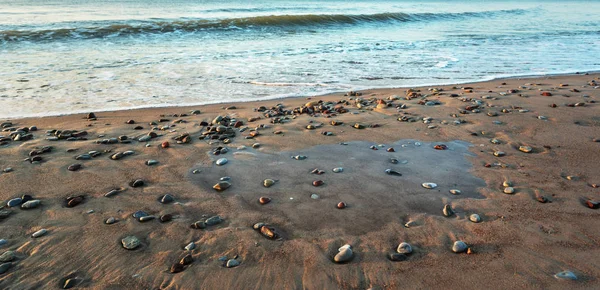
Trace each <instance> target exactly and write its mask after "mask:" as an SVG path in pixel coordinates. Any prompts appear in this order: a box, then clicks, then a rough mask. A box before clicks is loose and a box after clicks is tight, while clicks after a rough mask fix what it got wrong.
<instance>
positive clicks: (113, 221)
mask: <svg viewBox="0 0 600 290" xmlns="http://www.w3.org/2000/svg"><path fill="white" fill-rule="evenodd" d="M116 222H117V219H116V218H114V217H109V218H108V219H106V221H104V223H105V224H107V225H112V224H114V223H116Z"/></svg>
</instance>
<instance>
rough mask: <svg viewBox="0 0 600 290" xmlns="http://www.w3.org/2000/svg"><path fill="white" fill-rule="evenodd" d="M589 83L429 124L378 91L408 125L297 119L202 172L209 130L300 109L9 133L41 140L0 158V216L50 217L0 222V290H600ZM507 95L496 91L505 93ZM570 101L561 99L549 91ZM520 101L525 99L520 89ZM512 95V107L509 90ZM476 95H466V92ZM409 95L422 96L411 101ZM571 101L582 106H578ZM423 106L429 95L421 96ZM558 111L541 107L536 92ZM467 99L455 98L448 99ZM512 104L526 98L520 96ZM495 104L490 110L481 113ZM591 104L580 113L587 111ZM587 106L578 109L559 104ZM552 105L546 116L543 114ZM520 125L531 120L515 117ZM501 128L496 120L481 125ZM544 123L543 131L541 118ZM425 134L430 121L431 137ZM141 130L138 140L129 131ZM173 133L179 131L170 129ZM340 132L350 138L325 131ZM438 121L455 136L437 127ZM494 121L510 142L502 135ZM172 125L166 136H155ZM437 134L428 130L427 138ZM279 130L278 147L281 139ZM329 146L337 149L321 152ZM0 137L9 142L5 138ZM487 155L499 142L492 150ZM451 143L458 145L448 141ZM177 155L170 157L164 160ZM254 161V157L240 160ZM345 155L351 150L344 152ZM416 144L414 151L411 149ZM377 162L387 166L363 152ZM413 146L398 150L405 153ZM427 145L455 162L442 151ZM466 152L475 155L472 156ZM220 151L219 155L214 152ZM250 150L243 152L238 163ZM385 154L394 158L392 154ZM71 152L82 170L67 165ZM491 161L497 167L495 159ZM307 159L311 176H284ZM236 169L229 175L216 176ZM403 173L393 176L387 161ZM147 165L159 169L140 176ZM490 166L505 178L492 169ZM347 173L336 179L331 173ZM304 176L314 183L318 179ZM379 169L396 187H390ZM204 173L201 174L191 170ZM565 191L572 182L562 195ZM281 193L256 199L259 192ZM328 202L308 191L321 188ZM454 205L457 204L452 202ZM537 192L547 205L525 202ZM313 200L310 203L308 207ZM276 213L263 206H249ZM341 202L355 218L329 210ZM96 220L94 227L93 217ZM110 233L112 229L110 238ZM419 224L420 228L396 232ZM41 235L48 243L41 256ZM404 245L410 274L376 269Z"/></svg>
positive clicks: (445, 104) (423, 111)
mask: <svg viewBox="0 0 600 290" xmlns="http://www.w3.org/2000/svg"><path fill="white" fill-rule="evenodd" d="M598 77H599V75H593V74H592V75H570V76H553V77H546V78H531V79H508V80H495V81H491V82H484V83H475V84H469V85H460V86H457V88H455V89H453V88H452V87H453V86H442V87H441V88H443V89H444V90H443V91H442V92H441V93H442V94H439V95H433V96H429V97H428V98H427V99H428V100H439V101H440V102H441V103H442V104H441V105H438V106H422V105H419V104H418V102H419V100H420V98H416V99H413V100H409V101H407V100H404V99H403V98H404V96H405V89H385V90H370V91H365V92H363V96H361V98H365V99H368V98H378V99H387V97H388V96H390V95H398V96H400V98H401V100H396V101H394V102H393V104H395V105H397V104H406V105H407V106H408V107H407V108H406V109H404V110H397V109H395V108H393V107H389V108H385V109H373V108H374V106H369V107H367V108H366V109H363V110H359V109H358V108H356V107H353V106H349V107H348V108H349V109H350V113H346V114H341V115H339V116H337V117H334V118H324V117H322V116H317V117H311V116H308V115H306V114H304V115H300V116H298V117H297V118H295V119H293V120H290V122H287V123H284V124H270V123H269V119H266V118H264V117H263V118H262V119H261V120H259V121H256V122H252V123H248V124H245V125H247V126H249V127H251V128H253V127H255V126H257V125H259V124H268V125H269V126H270V127H269V128H266V129H262V130H260V132H261V134H262V135H260V136H258V137H256V138H255V139H253V140H246V139H244V136H247V135H248V131H246V132H244V133H241V134H240V133H238V135H237V137H236V138H235V139H233V142H232V143H231V144H228V145H226V146H228V147H229V148H230V149H231V150H230V152H228V153H227V154H225V155H222V156H213V155H212V154H210V152H211V151H212V149H213V148H215V147H217V146H219V144H213V145H210V144H209V142H208V141H204V140H199V139H198V136H200V132H201V130H202V128H203V127H202V126H200V125H199V123H200V122H201V121H208V122H210V121H211V120H212V119H213V118H214V117H215V116H217V115H219V114H220V115H230V116H232V117H235V118H238V119H240V120H243V121H244V122H245V121H246V120H247V119H248V118H250V117H258V116H261V113H259V112H255V111H253V109H254V108H257V107H259V106H261V105H265V106H267V107H270V106H273V105H275V104H277V103H282V104H284V105H285V106H286V107H288V108H293V107H298V106H301V105H302V104H304V103H305V102H306V98H296V99H283V100H271V101H264V102H252V103H238V104H235V106H236V107H237V109H235V110H224V109H223V108H224V107H227V106H230V105H231V104H227V105H223V104H219V105H209V106H200V107H194V108H154V109H143V110H131V111H118V112H102V113H97V114H96V115H97V116H98V120H96V121H88V120H86V119H84V116H83V115H81V114H80V115H69V116H61V117H47V118H31V119H22V120H11V121H12V122H13V123H14V124H15V126H16V127H24V126H33V125H35V126H37V127H38V128H39V129H40V130H39V131H38V132H34V136H35V137H34V139H33V140H30V141H26V142H17V141H12V142H10V144H9V145H6V146H2V147H0V153H1V154H0V169H4V168H7V167H12V168H13V169H14V171H13V172H10V173H0V199H1V200H3V201H4V203H3V204H5V202H6V201H8V200H9V199H11V198H14V197H19V196H21V195H23V194H31V195H33V196H34V198H39V199H40V200H41V201H42V205H41V207H39V208H37V209H32V210H27V211H24V210H20V209H18V208H13V209H11V211H12V214H11V216H9V217H8V218H7V219H4V220H0V239H6V240H7V241H8V244H6V245H4V246H1V247H0V254H1V253H3V252H4V251H6V250H14V251H16V254H17V259H16V260H15V261H13V266H12V268H10V269H9V270H8V271H7V272H6V273H5V274H0V289H55V288H60V287H61V286H62V284H61V283H63V281H64V279H65V278H66V277H74V276H77V277H80V278H82V282H81V283H80V284H79V285H78V286H77V287H78V289H79V288H82V289H367V288H370V287H379V289H440V288H444V289H459V288H460V289H482V288H491V289H512V288H519V289H521V288H531V289H594V288H595V289H597V288H600V282H599V281H598V277H600V259H599V258H600V232H599V231H598V229H600V220H599V219H598V217H599V216H600V210H593V209H589V208H587V207H585V206H584V205H582V198H591V199H594V200H600V188H593V187H592V186H591V184H600V174H599V173H598V172H599V171H598V169H599V168H600V166H599V165H598V164H600V143H598V142H593V141H592V139H593V138H600V110H599V109H598V108H600V107H599V106H598V104H596V103H593V101H600V90H598V89H595V88H594V87H593V86H590V85H588V82H590V81H591V80H593V79H596V80H598ZM503 82H505V83H506V85H501V83H503ZM561 83H562V84H569V86H565V87H560V86H559V84H561ZM526 84H528V85H526ZM522 85H526V86H527V87H528V88H524V89H519V90H520V91H519V93H512V94H511V93H508V94H506V95H504V94H500V93H506V92H507V90H509V89H518V88H519V86H522ZM466 86H470V87H473V92H468V91H466V90H463V89H460V87H466ZM417 89H419V88H417ZM572 89H577V90H579V91H580V92H572V91H571V90H572ZM420 90H421V93H422V94H428V93H429V94H431V92H428V91H427V88H420ZM542 91H544V92H546V91H547V92H551V93H552V96H542V95H541V92H542ZM450 94H459V95H460V96H459V97H450ZM519 94H522V96H519ZM481 96H491V97H494V98H495V99H482V98H481ZM586 96H587V97H586ZM462 97H467V98H473V99H475V100H482V101H484V102H485V104H491V105H493V107H483V108H482V112H481V113H479V114H473V113H471V114H467V115H459V116H458V117H459V118H460V119H462V120H465V121H466V123H464V124H460V125H455V124H454V123H453V121H454V120H456V119H457V118H454V117H451V116H450V115H451V114H458V109H459V108H460V109H463V108H464V107H465V106H467V105H470V104H471V102H462V101H461V100H460V98H462ZM341 99H349V97H343V96H342V94H334V95H329V96H323V97H315V98H313V100H324V101H328V100H331V101H338V100H341ZM578 102H585V106H583V107H568V106H565V104H573V103H578ZM553 103H554V104H557V107H556V108H552V107H550V106H549V105H551V104H553ZM511 106H518V107H522V108H523V109H527V110H529V112H525V113H520V112H518V110H512V112H509V113H502V112H501V110H502V109H511ZM192 109H199V110H201V111H202V114H200V115H196V116H189V117H183V118H182V119H185V120H187V121H188V123H181V124H176V126H175V127H173V128H171V129H174V130H176V132H170V131H169V130H171V129H169V130H167V131H161V132H160V133H162V134H164V136H161V137H159V138H157V139H153V140H152V141H150V142H149V143H150V144H152V146H151V147H148V148H147V147H145V146H144V144H145V143H143V142H133V143H131V144H113V145H101V144H95V143H94V141H95V140H98V139H102V138H97V136H98V135H105V137H104V138H109V137H118V136H120V135H127V136H130V137H134V136H140V135H141V134H143V133H147V132H148V131H149V130H150V127H151V126H149V125H148V122H150V121H155V120H158V119H159V118H160V117H159V116H160V115H163V114H164V115H172V114H181V113H188V112H189V111H190V110H192ZM489 111H494V112H498V114H499V115H498V116H495V117H489V116H487V115H486V113H487V112H489ZM405 112H407V113H410V114H411V116H414V117H415V118H416V119H417V122H399V121H397V119H398V117H400V116H403V115H404V113H405ZM540 115H542V116H546V117H547V118H548V119H547V120H540V119H538V118H537V116H540ZM423 117H432V118H433V121H432V123H431V124H424V123H423V122H422V121H421V118H423ZM129 119H134V120H136V122H137V123H138V124H139V125H141V126H143V127H145V128H144V129H145V130H142V131H136V130H133V127H135V126H136V125H138V124H136V125H127V124H125V121H126V120H129ZM168 119H170V120H171V121H172V120H175V119H178V118H173V117H169V118H168ZM332 119H335V120H338V121H343V122H344V125H342V126H331V125H329V124H328V122H329V121H330V120H332ZM310 121H314V122H317V123H318V122H322V123H325V125H324V126H323V128H319V129H316V130H307V129H305V126H306V125H307V124H309V122H310ZM442 121H447V124H443V123H441V122H442ZM494 121H501V122H502V124H495V123H494ZM355 122H361V123H363V124H367V125H368V124H379V125H381V127H378V128H366V129H363V130H357V129H353V128H351V125H352V124H354V123H355ZM164 124H169V123H164ZM429 125H436V128H433V129H428V128H427V127H428V126H429ZM49 129H74V130H87V131H88V132H89V133H90V134H89V135H88V138H89V140H88V141H76V142H67V141H56V142H51V141H47V140H45V133H44V132H45V131H46V130H49ZM278 130H281V131H283V134H278V135H276V134H273V132H274V131H278ZM321 131H331V132H333V133H334V134H335V136H324V135H322V134H320V132H321ZM182 132H189V133H191V134H192V136H193V141H192V143H191V144H175V142H174V140H172V139H171V138H172V137H174V136H176V135H177V134H179V133H182ZM0 135H5V136H6V135H8V134H7V132H1V133H0ZM491 138H497V139H499V140H501V141H502V143H501V144H498V145H495V144H492V143H490V139H491ZM454 140H461V141H454ZM163 141H170V143H171V147H170V148H167V149H163V148H160V143H161V142H163ZM256 142H258V143H260V144H261V146H260V147H259V148H258V149H253V148H250V147H251V145H252V144H253V143H256ZM340 142H348V145H340V144H339V143H340ZM415 142H421V143H422V145H421V146H415ZM378 144H384V145H385V147H381V148H379V150H376V151H375V150H371V149H369V147H370V146H371V145H378ZM403 144H405V145H407V146H406V147H403V146H402V145H403ZM435 144H446V145H447V146H448V147H449V149H448V150H443V151H438V150H434V149H433V148H432V146H433V145H435ZM469 144H471V145H472V146H469ZM522 144H526V145H529V146H531V147H533V148H534V151H533V152H532V153H528V154H527V153H523V152H520V151H518V150H517V149H516V148H518V146H519V145H522ZM45 145H52V146H54V147H55V149H54V151H52V152H51V153H47V154H44V155H42V156H43V158H44V162H43V163H41V164H31V163H29V162H26V161H23V159H25V158H27V156H28V153H29V151H31V150H32V149H33V148H35V147H41V146H45ZM221 145H222V144H221ZM241 145H245V146H247V147H248V148H247V149H245V150H237V149H236V148H237V147H238V146H241ZM389 146H392V147H394V148H395V149H396V152H394V153H389V152H386V151H385V149H386V148H387V147H389ZM69 148H76V149H78V150H77V151H76V152H69V153H68V152H66V150H67V149H69ZM109 149H110V150H112V151H113V152H116V151H125V150H134V151H135V152H136V153H135V154H134V155H132V156H127V157H125V158H123V159H121V160H118V161H115V160H110V159H109V158H108V155H109V154H103V155H101V156H99V157H96V158H94V159H92V160H87V161H76V160H74V159H73V157H74V156H76V155H78V154H83V153H86V152H88V151H91V150H97V151H103V150H109ZM496 150H500V151H504V152H506V156H504V157H495V156H493V154H492V153H493V152H494V151H496ZM299 154H300V155H306V156H308V158H307V159H306V160H294V159H291V158H290V156H292V155H299ZM220 157H225V158H227V159H229V163H228V164H226V165H224V166H216V165H215V164H214V160H216V159H217V158H220ZM392 157H393V158H397V159H398V160H399V161H403V160H406V161H407V163H405V164H403V163H402V162H400V163H399V164H391V163H389V162H388V159H389V158H392ZM149 159H156V160H159V161H160V163H159V164H157V165H155V166H146V165H145V164H144V162H145V161H146V160H149ZM73 163H81V164H83V169H81V170H80V171H77V172H71V171H68V170H67V167H68V166H69V165H71V164H73ZM486 163H490V164H494V163H501V164H502V165H504V166H501V165H500V166H492V167H485V166H484V165H485V164H486ZM338 166H341V167H343V168H344V172H342V173H333V172H332V171H331V169H332V168H333V167H338ZM314 168H319V169H322V170H324V171H325V172H326V173H325V174H323V175H315V174H310V171H311V170H312V169H314ZM386 168H393V169H396V170H397V171H399V172H401V173H402V174H403V175H402V176H390V175H386V174H385V173H384V170H385V169H386ZM196 169H197V170H199V171H200V172H199V173H198V174H193V173H192V171H193V170H196ZM222 176H230V177H231V183H232V184H233V185H232V187H231V188H229V189H227V190H225V191H223V192H220V193H219V192H216V191H215V190H213V189H212V188H211V187H212V185H213V184H215V183H216V182H217V181H218V179H219V178H220V177H222ZM567 176H576V177H577V178H576V179H575V180H568V179H567V178H566V177H567ZM135 178H142V179H144V180H145V181H146V182H147V185H146V186H145V187H142V188H130V187H129V186H128V185H127V184H128V183H129V182H130V181H131V180H133V179H135ZM265 178H273V179H277V180H279V181H278V182H277V183H276V184H275V185H274V186H272V187H270V188H264V187H263V186H261V183H262V181H263V179H265ZM317 179H320V180H323V181H325V185H324V186H321V187H313V186H312V185H311V182H312V181H313V180H317ZM504 180H510V181H512V182H513V183H514V185H515V188H516V193H515V194H512V195H509V194H504V193H503V192H502V189H503V187H502V182H503V181H504ZM422 182H435V183H437V184H438V185H439V186H438V188H436V189H424V188H423V187H421V186H420V184H421V183H422ZM115 187H127V188H128V190H126V191H124V192H122V193H120V194H119V195H118V196H115V197H112V198H106V197H104V196H103V195H104V193H106V192H108V191H109V190H110V189H112V188H115ZM452 188H457V189H460V190H461V191H462V194H461V195H456V196H455V195H452V194H450V193H449V192H448V190H449V189H452ZM535 190H538V191H541V192H542V193H543V194H544V195H545V196H546V197H548V198H549V199H550V200H551V203H544V204H542V203H539V202H537V201H536V200H535V193H534V192H535ZM165 193H169V194H172V195H173V196H174V197H175V199H176V201H177V203H174V204H168V205H164V204H161V203H159V202H158V201H157V198H158V197H159V196H161V195H163V194H165ZM312 193H316V194H318V195H319V196H320V198H319V199H316V200H315V199H311V198H310V194H312ZM79 194H83V195H85V196H86V200H85V202H84V203H83V204H81V205H79V206H77V207H74V208H67V207H65V206H64V199H65V198H66V197H67V196H71V195H79ZM260 196H268V197H270V198H272V199H273V201H272V202H271V203H269V204H267V205H260V204H258V201H257V199H258V197H260ZM339 201H345V202H346V203H347V204H348V208H346V209H343V210H338V209H336V208H335V205H336V204H337V202H339ZM444 204H451V205H452V207H453V208H454V210H455V212H456V215H455V216H453V217H444V216H443V215H442V207H443V205H444ZM89 210H94V212H93V213H87V212H88V211H89ZM137 210H144V211H147V212H148V213H150V214H153V215H159V214H165V213H173V214H174V215H175V217H176V218H175V219H174V220H173V221H172V222H170V223H159V222H158V221H156V220H154V221H150V222H146V223H140V222H138V221H136V220H134V219H133V218H132V217H131V214H132V213H133V212H135V211H137ZM471 213H478V214H479V215H481V217H482V219H483V221H482V222H481V223H477V224H475V223H471V222H470V221H469V220H468V215H469V214H471ZM212 215H220V216H221V217H223V218H224V222H223V223H222V224H219V225H216V226H212V227H209V228H207V229H204V230H197V229H191V228H190V224H191V223H193V222H194V221H197V220H201V219H203V217H204V218H206V217H208V216H212ZM111 216H112V217H115V218H118V219H119V222H117V223H115V224H112V225H106V224H104V220H106V219H107V218H108V217H111ZM409 221H412V222H413V225H412V226H410V227H409V228H407V227H405V226H404V225H405V223H407V222H409ZM257 222H266V223H268V224H271V225H273V226H275V227H276V228H277V229H278V230H280V231H281V233H282V236H283V237H284V238H283V239H282V240H276V241H272V240H268V239H266V238H264V237H263V236H261V235H260V234H259V233H258V232H256V231H254V230H253V229H252V225H253V224H254V223H257ZM41 228H45V229H47V230H48V234H47V235H45V236H43V237H40V238H37V239H33V238H31V234H32V233H33V232H35V231H37V230H39V229H41ZM128 235H136V236H137V237H139V238H140V239H141V240H142V246H141V247H140V248H138V249H137V250H134V251H128V250H125V249H124V248H122V247H121V242H120V241H121V238H123V237H125V236H128ZM456 240H463V241H464V242H466V243H467V244H468V245H469V246H471V248H472V250H473V251H474V253H473V254H471V255H467V254H455V253H453V252H452V251H451V250H450V249H451V246H452V243H453V242H454V241H456ZM190 241H194V242H195V243H196V244H197V248H196V249H195V250H193V251H192V253H193V256H194V258H195V262H194V263H193V264H192V265H191V266H190V267H188V268H187V269H186V270H185V271H183V272H181V273H177V274H171V273H169V271H168V269H169V267H170V266H171V264H173V263H174V262H176V261H178V260H179V259H180V258H181V257H183V256H184V255H185V253H186V251H185V250H183V247H184V246H185V245H186V244H188V243H189V242H190ZM402 241H407V242H409V243H410V244H411V245H412V246H413V249H414V253H413V254H412V255H410V256H409V259H408V260H407V261H403V262H391V261H389V260H388V259H387V258H386V254H387V253H389V252H391V251H393V250H395V248H396V247H397V246H398V244H399V243H400V242H402ZM346 243H349V244H351V245H352V246H353V249H354V252H355V257H354V259H353V260H352V261H351V262H350V263H347V264H335V263H333V262H332V258H333V256H334V255H335V253H336V252H337V251H336V250H337V248H338V247H340V246H342V245H343V244H346ZM235 255H239V257H238V260H239V261H240V262H241V265H240V266H238V267H236V268H225V267H222V264H223V263H222V262H221V261H219V260H218V259H219V257H222V256H227V257H228V258H233V257H234V256H235ZM563 270H569V271H572V272H574V273H575V274H576V275H577V276H578V280H577V281H562V280H558V279H556V278H554V277H553V275H554V274H555V273H558V272H560V271H563Z"/></svg>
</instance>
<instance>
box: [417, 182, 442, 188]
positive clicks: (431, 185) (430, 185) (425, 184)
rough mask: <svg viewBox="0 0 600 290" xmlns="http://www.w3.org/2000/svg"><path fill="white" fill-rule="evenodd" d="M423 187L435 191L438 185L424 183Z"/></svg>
mask: <svg viewBox="0 0 600 290" xmlns="http://www.w3.org/2000/svg"><path fill="white" fill-rule="evenodd" d="M421 186H423V187H424V188H427V189H434V188H436V187H437V186H438V185H437V184H435V183H433V182H424V183H422V184H421Z"/></svg>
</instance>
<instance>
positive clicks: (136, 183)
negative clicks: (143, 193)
mask: <svg viewBox="0 0 600 290" xmlns="http://www.w3.org/2000/svg"><path fill="white" fill-rule="evenodd" d="M129 186H131V187H134V188H135V187H142V186H144V181H143V180H141V179H136V180H134V181H132V182H131V183H130V184H129Z"/></svg>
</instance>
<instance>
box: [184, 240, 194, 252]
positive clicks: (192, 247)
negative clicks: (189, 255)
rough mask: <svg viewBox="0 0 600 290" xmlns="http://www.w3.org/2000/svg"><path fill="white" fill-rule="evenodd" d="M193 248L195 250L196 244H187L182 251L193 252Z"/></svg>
mask: <svg viewBox="0 0 600 290" xmlns="http://www.w3.org/2000/svg"><path fill="white" fill-rule="evenodd" d="M195 248H196V243H194V242H190V243H189V244H187V245H186V246H185V248H184V249H186V250H188V251H191V250H193V249H195Z"/></svg>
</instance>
